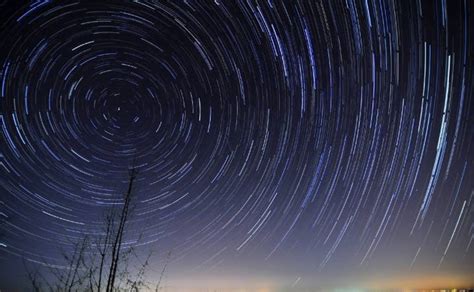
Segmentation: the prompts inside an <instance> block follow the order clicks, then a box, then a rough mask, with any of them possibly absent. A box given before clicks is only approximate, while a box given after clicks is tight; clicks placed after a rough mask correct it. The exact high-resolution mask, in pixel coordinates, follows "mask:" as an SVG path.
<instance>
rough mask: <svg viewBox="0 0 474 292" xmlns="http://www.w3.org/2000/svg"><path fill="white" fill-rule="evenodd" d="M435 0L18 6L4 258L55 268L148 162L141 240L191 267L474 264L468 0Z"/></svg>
mask: <svg viewBox="0 0 474 292" xmlns="http://www.w3.org/2000/svg"><path fill="white" fill-rule="evenodd" d="M426 2H429V3H425V2H420V1H395V2H393V1H327V2H323V3H319V2H315V1H301V2H294V3H293V2H292V1H281V2H279V1H267V2H261V3H250V2H244V1H236V2H228V1H222V2H221V1H215V2H210V1H209V2H202V1H197V2H192V1H189V2H188V1H184V2H175V1H171V2H167V1H158V2H156V1H154V2H147V1H135V2H129V3H126V2H112V3H109V4H99V3H89V2H87V3H86V2H84V3H80V2H68V1H65V2H58V3H54V2H53V3H51V2H48V1H35V2H31V3H25V4H22V3H18V2H16V1H6V2H5V1H4V2H3V3H2V6H1V7H0V10H1V12H0V14H1V19H2V21H1V27H0V37H1V39H2V42H1V44H0V68H1V71H0V73H1V74H0V103H1V108H0V113H1V115H0V123H1V130H0V131H1V132H0V134H1V135H0V137H1V144H0V151H1V161H0V172H1V179H0V192H1V206H2V207H1V213H0V215H1V216H2V217H4V218H6V223H5V224H4V226H2V229H4V230H5V235H6V236H4V237H3V238H2V239H0V240H1V244H0V248H1V252H2V254H4V257H5V258H9V257H26V258H27V259H29V260H31V261H39V262H47V263H55V262H57V261H58V257H56V256H55V255H54V253H52V252H51V250H52V249H53V246H54V247H56V246H60V247H61V246H63V247H64V246H68V245H69V244H70V242H71V239H77V238H80V237H81V236H82V235H83V234H94V233H95V232H98V231H99V230H100V228H101V220H100V214H102V213H103V212H104V211H105V210H107V209H109V208H111V207H113V206H115V207H116V208H117V207H119V206H120V205H121V204H122V203H123V196H122V194H123V193H124V192H125V190H126V186H127V180H128V176H127V169H128V168H129V167H131V166H135V167H136V168H137V169H138V172H139V174H138V176H137V183H136V185H135V188H134V197H133V202H134V206H135V207H134V209H133V214H132V219H131V220H132V221H131V223H130V227H129V229H128V230H129V231H128V233H127V239H128V242H127V244H134V242H135V240H136V239H137V238H138V237H140V238H141V240H140V241H139V244H140V245H142V246H144V247H151V248H156V249H158V250H159V251H160V252H166V251H168V250H171V249H172V250H173V255H174V261H175V265H176V266H180V265H182V266H186V267H190V268H193V269H200V270H206V269H211V270H212V269H215V268H216V267H217V268H218V267H219V266H220V267H226V266H227V265H228V266H232V263H234V262H235V261H238V262H239V265H241V266H246V267H252V268H254V269H255V270H256V271H257V270H258V268H260V267H263V268H264V269H275V270H277V271H278V273H285V274H286V275H287V276H288V278H289V279H290V280H291V281H290V282H289V283H290V284H291V283H292V282H294V280H295V279H297V281H296V282H295V283H298V282H299V283H303V282H304V281H305V279H308V277H307V275H317V274H318V273H319V274H324V273H328V272H331V271H337V270H338V269H339V270H341V271H342V270H344V271H345V269H349V270H354V269H369V270H370V269H378V268H380V267H385V266H386V265H387V263H391V264H392V265H393V266H395V267H398V268H399V269H405V270H408V269H411V270H412V271H415V272H416V271H425V270H436V269H438V270H443V269H445V270H447V271H450V270H451V269H455V270H456V271H458V270H459V271H468V272H472V267H471V268H469V264H472V262H473V261H474V252H473V244H472V240H473V237H474V236H473V213H472V211H473V204H474V202H473V189H474V184H473V181H474V169H473V166H474V165H473V158H474V156H473V154H472V153H473V151H474V148H473V147H474V146H473V142H474V139H473V138H474V134H473V133H474V132H473V131H474V127H473V117H474V108H473V106H474V105H473V101H474V98H473V69H472V68H473V56H472V52H473V51H474V46H473V30H472V27H474V23H473V18H472V9H473V6H472V2H471V1H449V2H450V3H449V5H448V3H447V2H448V1H438V2H436V3H434V2H433V3H432V2H431V1H426ZM33 242H34V244H32V243H33ZM282 263H284V264H283V265H282ZM236 265H237V264H236ZM257 267H258V268H257ZM252 268H249V269H252ZM218 269H219V268H218ZM341 273H342V272H341ZM300 280H301V281H300Z"/></svg>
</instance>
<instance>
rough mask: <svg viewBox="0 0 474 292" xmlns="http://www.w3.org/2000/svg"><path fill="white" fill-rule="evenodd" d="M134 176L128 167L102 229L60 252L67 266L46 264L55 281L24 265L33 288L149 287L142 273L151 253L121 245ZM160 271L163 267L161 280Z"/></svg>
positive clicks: (93, 289) (114, 288) (136, 289)
mask: <svg viewBox="0 0 474 292" xmlns="http://www.w3.org/2000/svg"><path fill="white" fill-rule="evenodd" d="M136 176H137V171H136V169H135V168H132V169H130V170H129V181H128V189H127V192H126V193H125V194H124V204H123V206H122V208H121V210H115V209H112V210H110V211H109V212H108V213H107V214H106V215H105V218H104V226H103V231H102V232H100V233H99V234H97V235H93V236H90V235H86V236H84V238H82V240H80V241H79V242H77V243H74V244H72V246H73V248H72V250H73V252H72V253H67V252H65V253H63V259H64V260H65V263H66V265H65V267H63V268H62V269H58V267H57V266H54V267H53V266H48V274H49V275H50V278H51V275H52V276H54V280H50V279H46V277H45V276H44V275H43V274H42V273H40V272H39V271H38V270H34V271H32V270H31V269H30V268H29V267H28V265H26V264H25V266H26V271H27V276H28V279H29V281H30V285H31V287H32V288H33V290H34V291H44V290H49V291H67V292H70V291H98V292H100V291H106V292H112V291H118V290H127V291H139V290H140V289H143V288H147V287H148V286H147V285H148V284H149V283H147V282H146V281H145V273H146V269H147V267H148V265H149V260H150V257H151V253H149V255H148V256H147V257H146V258H145V259H144V260H143V259H141V258H140V256H139V255H138V253H137V251H136V249H135V246H133V245H132V246H128V247H127V248H123V241H124V233H125V231H126V225H127V222H128V219H129V215H130V214H129V213H130V210H131V202H132V198H133V184H134V181H135V178H136ZM117 211H119V212H117ZM132 259H133V260H134V262H138V264H136V265H134V267H131V260H132ZM168 260H169V256H168ZM166 264H167V263H166ZM166 264H165V267H166ZM131 270H134V271H135V273H133V272H132V271H131ZM163 273H164V270H163V271H162V275H161V276H160V281H161V278H162V276H163ZM157 287H159V283H158V285H157ZM104 288H105V290H104ZM157 289H158V288H157Z"/></svg>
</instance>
